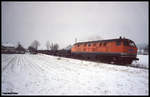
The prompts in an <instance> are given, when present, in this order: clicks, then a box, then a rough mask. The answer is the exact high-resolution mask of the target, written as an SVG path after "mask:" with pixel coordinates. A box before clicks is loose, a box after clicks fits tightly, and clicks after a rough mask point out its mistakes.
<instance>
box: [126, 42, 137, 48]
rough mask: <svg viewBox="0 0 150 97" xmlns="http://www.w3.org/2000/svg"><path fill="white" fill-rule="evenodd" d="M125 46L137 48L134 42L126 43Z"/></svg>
mask: <svg viewBox="0 0 150 97" xmlns="http://www.w3.org/2000/svg"><path fill="white" fill-rule="evenodd" d="M123 44H124V46H130V47H136V45H135V43H134V42H133V41H124V42H123Z"/></svg>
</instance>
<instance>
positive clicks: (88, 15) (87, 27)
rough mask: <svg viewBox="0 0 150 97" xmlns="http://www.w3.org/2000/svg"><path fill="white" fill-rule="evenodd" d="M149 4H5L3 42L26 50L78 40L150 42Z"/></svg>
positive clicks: (64, 45)
mask: <svg viewBox="0 0 150 97" xmlns="http://www.w3.org/2000/svg"><path fill="white" fill-rule="evenodd" d="M148 6H149V5H148V2H2V42H3V43H6V42H8V43H12V44H16V43H17V42H20V43H21V44H22V45H23V46H24V47H25V48H27V47H28V46H29V45H30V44H31V42H32V41H34V40H38V41H39V42H40V44H41V46H40V47H39V48H40V49H44V48H46V46H45V44H46V42H47V41H48V40H49V41H50V42H53V43H58V44H59V46H60V48H63V47H66V46H67V45H69V44H74V42H75V38H77V41H78V42H79V41H87V40H93V39H97V40H100V39H113V38H118V37H119V36H123V37H127V38H129V39H131V40H133V41H135V43H136V44H139V43H147V44H148V39H149V32H148V23H149V22H148V21H149V20H148Z"/></svg>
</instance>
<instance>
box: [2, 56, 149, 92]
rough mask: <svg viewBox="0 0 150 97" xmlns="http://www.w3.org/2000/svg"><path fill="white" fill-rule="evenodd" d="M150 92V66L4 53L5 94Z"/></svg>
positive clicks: (3, 75)
mask: <svg viewBox="0 0 150 97" xmlns="http://www.w3.org/2000/svg"><path fill="white" fill-rule="evenodd" d="M4 92H5V93H6V92H16V93H18V94H17V95H148V69H139V68H132V67H127V66H117V65H115V66H114V65H110V64H104V63H96V62H88V61H83V60H82V61H81V60H76V59H69V58H61V57H54V56H48V55H44V54H38V55H30V54H20V55H19V54H12V55H9V54H7V55H5V54H2V95H4V94H3V93H4Z"/></svg>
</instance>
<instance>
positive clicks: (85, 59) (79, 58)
mask: <svg viewBox="0 0 150 97" xmlns="http://www.w3.org/2000/svg"><path fill="white" fill-rule="evenodd" d="M47 55H53V56H58V57H64V58H72V59H78V60H84V61H91V62H98V63H99V62H100V63H107V64H111V65H120V66H128V67H132V68H139V69H148V68H146V67H140V66H134V65H132V64H126V65H123V64H118V63H114V62H107V61H105V60H98V59H90V58H84V57H74V56H71V55H69V54H57V53H55V54H47Z"/></svg>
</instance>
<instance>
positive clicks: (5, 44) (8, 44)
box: [2, 43, 15, 47]
mask: <svg viewBox="0 0 150 97" xmlns="http://www.w3.org/2000/svg"><path fill="white" fill-rule="evenodd" d="M2 46H5V47H15V45H14V44H11V43H3V44H2Z"/></svg>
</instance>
